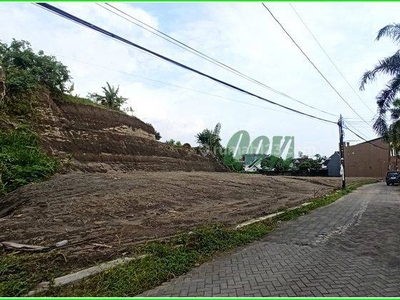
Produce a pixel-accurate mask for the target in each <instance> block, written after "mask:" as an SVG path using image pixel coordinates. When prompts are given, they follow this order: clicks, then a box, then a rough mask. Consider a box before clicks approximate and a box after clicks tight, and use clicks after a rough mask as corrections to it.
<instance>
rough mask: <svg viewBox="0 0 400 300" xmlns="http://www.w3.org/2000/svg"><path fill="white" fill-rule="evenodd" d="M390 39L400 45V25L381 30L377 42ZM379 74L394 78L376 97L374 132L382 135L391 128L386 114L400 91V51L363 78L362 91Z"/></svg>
mask: <svg viewBox="0 0 400 300" xmlns="http://www.w3.org/2000/svg"><path fill="white" fill-rule="evenodd" d="M385 36H386V37H389V38H391V39H392V40H393V41H394V42H395V43H399V44H400V24H391V25H387V26H385V27H383V28H382V29H381V30H379V32H378V35H377V37H376V40H380V39H381V38H382V37H385ZM378 74H386V75H389V76H391V77H392V78H391V79H390V80H389V82H388V83H387V84H386V87H385V88H384V89H383V90H381V91H380V92H379V94H378V96H377V97H376V99H377V104H378V116H377V118H376V120H375V123H374V126H373V127H374V130H375V131H376V132H377V133H379V134H380V135H385V134H387V132H388V130H389V127H388V124H387V120H386V112H387V111H388V110H389V109H390V107H391V105H392V103H393V101H394V100H395V98H396V95H397V94H398V92H399V91H400V49H399V50H397V51H396V52H395V53H394V54H393V55H392V56H388V57H386V58H384V59H382V60H380V61H379V62H378V63H377V64H376V65H375V66H374V68H373V69H372V70H370V71H367V72H365V73H364V75H363V76H362V78H361V83H360V90H364V88H365V84H367V83H368V82H370V81H373V80H375V79H376V76H377V75H378Z"/></svg>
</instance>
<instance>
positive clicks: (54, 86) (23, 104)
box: [0, 40, 71, 114]
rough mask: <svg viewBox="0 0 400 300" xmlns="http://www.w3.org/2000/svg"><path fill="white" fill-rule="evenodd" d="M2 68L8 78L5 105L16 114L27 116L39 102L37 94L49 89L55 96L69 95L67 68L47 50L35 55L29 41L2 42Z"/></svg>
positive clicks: (0, 54) (0, 49) (0, 58)
mask: <svg viewBox="0 0 400 300" xmlns="http://www.w3.org/2000/svg"><path fill="white" fill-rule="evenodd" d="M0 65H1V66H2V67H3V69H4V73H5V79H6V97H5V99H4V106H5V107H6V108H7V109H8V110H9V111H11V112H13V113H14V114H26V113H29V110H31V109H32V104H33V102H34V101H35V98H34V97H33V95H34V92H35V91H36V90H37V89H38V88H39V87H45V88H47V89H48V90H49V91H50V92H51V93H52V94H53V95H56V94H57V95H59V94H61V93H63V92H66V91H67V90H68V89H69V88H68V87H67V85H68V83H69V82H70V79H71V77H70V75H69V71H68V69H67V67H66V66H64V65H63V64H62V63H61V62H59V61H57V60H56V58H55V57H54V56H48V55H45V54H44V52H43V51H39V52H38V53H35V52H34V51H33V50H32V48H31V45H30V44H29V42H27V41H17V40H13V41H12V42H11V44H10V45H7V44H6V43H1V42H0Z"/></svg>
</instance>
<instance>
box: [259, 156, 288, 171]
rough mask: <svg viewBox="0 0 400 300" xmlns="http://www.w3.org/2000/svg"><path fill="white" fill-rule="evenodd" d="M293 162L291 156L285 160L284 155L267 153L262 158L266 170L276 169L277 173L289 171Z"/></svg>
mask: <svg viewBox="0 0 400 300" xmlns="http://www.w3.org/2000/svg"><path fill="white" fill-rule="evenodd" d="M291 163H292V159H291V158H288V159H285V160H283V158H282V157H276V156H273V155H267V156H266V157H265V158H263V159H262V160H261V168H262V169H263V170H265V171H275V172H277V173H281V172H284V171H288V170H289V168H290V165H291Z"/></svg>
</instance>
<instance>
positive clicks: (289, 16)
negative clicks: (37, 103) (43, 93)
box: [0, 2, 400, 155]
mask: <svg viewBox="0 0 400 300" xmlns="http://www.w3.org/2000/svg"><path fill="white" fill-rule="evenodd" d="M54 5H55V6H57V7H59V8H62V9H64V10H66V11H67V12H70V13H72V14H75V15H77V16H79V17H81V18H83V19H85V20H87V21H90V22H92V23H94V24H96V25H98V26H100V27H103V28H104V29H107V30H110V31H112V32H115V33H117V34H119V35H121V36H123V37H125V38H127V39H129V40H131V41H133V42H135V43H138V44H140V45H142V46H145V47H148V48H150V49H153V50H155V51H157V52H159V53H161V54H163V55H166V56H168V57H171V58H173V59H175V60H177V61H179V62H182V63H184V64H187V65H189V66H191V67H193V68H197V69H199V70H201V71H203V72H205V73H208V74H210V75H213V76H215V77H218V78H220V79H222V80H225V81H227V82H229V83H232V84H235V85H238V86H239V87H241V88H244V89H247V90H249V91H251V92H253V93H256V94H260V95H261V96H263V97H267V98H269V99H271V100H273V101H276V102H278V103H281V104H283V105H287V106H289V107H291V108H295V109H298V110H301V111H304V112H306V113H310V114H314V115H317V116H320V117H324V118H327V119H329V120H332V121H337V118H338V116H339V114H340V113H341V114H343V116H344V117H345V118H349V119H350V121H351V123H350V124H351V125H352V126H354V127H356V128H357V130H359V131H360V132H361V133H362V134H363V135H364V136H365V137H366V138H368V139H371V138H374V137H375V134H374V133H373V130H372V129H371V127H369V126H368V125H366V124H364V123H362V121H361V120H360V119H359V118H358V117H357V115H356V114H355V113H354V112H353V111H352V110H351V109H349V108H348V107H347V106H346V104H345V103H344V102H343V101H342V100H341V99H340V98H339V97H338V96H337V95H336V94H335V93H334V91H333V90H332V89H331V88H330V87H329V86H328V85H327V83H326V82H325V81H324V80H323V79H322V78H321V77H320V75H319V74H318V73H317V72H316V71H315V70H314V69H313V67H312V66H311V65H310V64H309V62H307V60H306V59H305V58H304V57H303V56H302V54H301V53H300V52H299V50H298V49H297V48H295V46H294V45H293V44H292V43H291V41H290V40H289V39H288V37H287V36H285V34H284V33H283V31H282V30H281V28H279V26H278V25H277V24H276V23H275V21H274V20H273V19H272V18H271V16H270V15H269V14H268V12H267V11H266V10H265V9H264V8H263V7H262V5H261V3H115V4H113V5H115V6H117V7H118V8H121V9H123V10H124V11H126V12H128V13H129V14H132V15H134V16H135V17H137V18H139V19H140V20H142V21H143V22H146V23H148V24H150V25H152V26H154V27H156V28H157V29H159V30H161V31H164V32H166V33H168V34H170V35H172V36H173V37H175V38H177V39H179V40H181V41H182V42H185V43H187V44H189V45H190V46H192V47H194V48H196V49H198V50H200V51H202V52H204V53H206V54H207V55H209V56H211V57H213V58H215V59H218V60H220V61H222V62H224V63H226V64H227V65H229V66H231V67H233V68H235V69H237V70H240V71H241V72H243V73H244V74H246V75H249V76H251V77H253V78H255V79H257V80H259V81H261V82H263V83H265V84H266V85H268V86H270V87H273V88H275V89H277V90H279V91H281V92H284V93H286V94H289V95H290V96H292V97H294V98H296V99H298V100H301V101H303V102H305V103H307V104H308V105H312V106H315V107H317V108H319V109H321V110H324V111H328V112H329V113H332V114H334V115H335V117H334V116H330V115H327V114H322V113H321V112H319V111H315V110H312V109H310V108H309V107H305V106H303V105H301V104H299V103H297V102H294V101H292V100H290V99H288V98H286V97H283V96H282V95H279V94H276V93H274V92H271V91H270V90H268V89H265V88H262V87H260V86H259V85H255V84H254V83H251V82H249V81H246V80H245V79H243V78H241V77H238V76H236V75H234V74H232V73H230V72H227V71H226V70H223V69H221V68H219V67H217V66H215V65H213V64H211V63H209V62H206V61H205V60H202V59H201V58H199V57H197V56H195V55H193V54H191V53H189V52H186V51H184V50H182V49H180V48H178V47H176V46H174V45H172V44H170V43H168V42H166V41H164V40H162V39H160V38H159V37H156V36H154V35H152V34H151V33H148V32H145V31H143V30H142V29H141V28H139V27H137V26H135V25H133V24H131V23H129V22H127V21H126V20H123V19H121V18H119V17H117V16H115V15H113V14H111V13H110V12H108V11H106V10H105V9H103V8H102V7H100V6H98V5H96V4H95V3H54ZM267 5H268V7H269V8H270V9H271V10H272V11H273V13H274V14H275V15H276V16H277V18H279V20H280V21H281V22H282V24H284V26H285V27H286V28H287V30H288V31H289V32H290V33H291V34H292V36H293V37H294V38H295V39H296V41H297V42H298V44H300V45H301V47H302V48H303V49H304V50H305V52H306V53H307V54H308V55H309V57H310V58H311V59H312V60H313V61H314V63H316V65H317V66H318V67H319V68H320V70H321V71H322V72H323V73H324V75H326V77H327V78H328V79H329V81H330V82H331V83H332V84H333V85H334V86H335V88H336V89H337V90H338V91H339V92H340V94H341V95H343V97H344V98H345V99H346V100H347V101H348V102H349V103H350V104H351V106H352V107H353V108H354V109H355V110H356V111H357V112H358V113H359V114H360V115H361V116H362V117H363V118H364V119H366V120H367V121H371V120H372V119H373V115H374V113H375V111H376V105H375V99H374V98H375V96H376V94H377V93H378V91H379V90H380V89H381V88H382V87H383V85H384V84H385V80H387V79H388V78H387V77H386V78H385V77H382V78H380V79H379V80H377V81H376V82H374V83H372V84H370V85H368V86H367V89H366V91H364V92H358V93H359V95H360V96H361V98H362V99H363V100H364V101H365V103H366V104H367V106H368V108H367V107H366V106H365V105H364V104H363V103H362V102H361V101H360V100H359V99H358V98H357V96H356V95H355V94H354V92H353V91H352V90H351V89H350V87H349V86H348V85H347V84H346V82H345V81H344V80H343V78H342V77H341V76H340V74H339V73H338V72H337V71H336V70H335V69H334V67H333V66H332V64H331V63H330V61H329V60H328V59H327V58H326V56H325V55H324V53H323V52H322V51H321V49H320V48H319V47H318V45H317V44H316V43H315V41H314V40H313V39H312V37H311V36H310V34H309V33H308V32H307V30H306V28H305V27H304V26H303V24H302V23H301V21H300V20H299V19H298V17H297V16H296V14H295V13H294V11H293V10H292V8H291V7H290V5H289V3H267ZM292 5H293V6H294V7H295V9H296V10H297V12H298V13H299V14H300V15H301V17H302V18H303V19H304V21H305V22H306V24H307V26H308V27H309V28H310V29H311V30H312V32H313V34H314V35H315V36H316V37H317V38H318V41H319V42H320V43H321V44H322V45H323V47H324V48H325V50H326V51H327V52H328V53H329V55H330V57H331V58H332V59H333V60H334V62H335V63H336V65H337V66H338V67H339V68H340V70H341V71H342V72H343V74H344V75H345V76H346V78H347V79H348V81H349V82H350V83H351V85H352V86H353V88H354V89H356V90H357V91H358V84H359V80H360V77H361V75H362V73H363V72H364V71H366V70H367V69H370V68H371V67H372V66H373V65H374V64H375V63H376V62H377V61H378V59H380V58H383V57H385V56H388V55H391V54H392V53H394V51H395V50H396V49H397V45H395V44H394V43H392V42H391V41H390V40H388V39H384V40H382V41H379V42H376V41H374V39H375V37H376V33H377V31H378V30H379V29H380V28H382V27H383V26H385V25H387V24H389V23H393V22H396V21H398V19H397V18H398V13H397V12H398V11H399V9H400V3H307V2H302V3H293V4H292ZM10 24H12V26H10ZM0 28H3V29H6V30H2V31H1V35H0V39H1V40H2V41H4V42H10V41H11V39H12V38H16V39H25V40H28V41H30V42H31V44H32V46H33V48H34V49H35V50H40V49H42V50H44V51H45V53H47V54H52V55H55V56H56V57H57V58H58V59H59V60H61V61H62V62H63V63H64V64H66V65H67V66H68V67H69V69H70V71H71V75H72V77H73V81H74V83H75V93H77V94H79V95H81V96H85V95H87V93H89V92H100V89H101V86H103V85H105V82H106V81H108V82H110V83H111V84H113V85H120V91H121V94H122V95H123V96H125V97H128V98H129V103H128V105H129V106H132V108H133V109H134V110H135V113H134V114H135V115H136V116H138V117H139V118H141V119H142V120H143V121H145V122H150V123H152V124H153V125H154V126H155V128H156V129H157V130H158V131H160V132H161V135H162V140H163V141H164V140H167V139H171V138H173V139H175V140H180V141H181V142H183V143H184V142H189V143H190V144H192V145H193V144H195V138H194V136H195V134H196V133H198V132H199V131H201V130H202V129H204V128H213V127H214V126H215V124H216V123H217V122H220V123H221V124H222V131H221V136H222V139H223V144H226V143H227V142H228V140H229V138H230V137H231V136H232V135H233V134H234V133H235V132H236V131H238V130H247V131H248V132H249V133H250V136H251V140H253V139H255V138H256V137H257V136H260V135H265V136H267V137H269V138H270V139H272V137H273V136H286V135H288V136H295V145H296V146H295V147H296V149H295V153H297V152H298V151H302V152H303V153H305V154H309V155H313V154H315V153H320V154H322V155H330V154H332V153H333V151H335V150H337V148H338V147H337V143H338V128H337V126H335V125H331V124H325V123H322V122H319V121H315V120H312V119H309V118H305V117H302V116H298V115H295V114H293V113H290V112H287V111H284V110H283V109H281V108H277V107H274V106H271V105H270V104H268V103H265V102H262V101H260V100H257V99H255V98H252V97H249V96H246V95H244V94H241V93H238V92H236V91H232V90H230V89H227V88H225V87H223V86H221V85H218V84H216V83H213V82H211V81H210V80H207V79H204V78H201V77H199V76H198V75H195V74H192V73H189V72H187V71H185V70H182V69H179V68H177V67H176V66H173V65H170V64H167V63H165V62H163V61H160V60H159V59H156V58H154V57H151V56H149V55H148V54H145V53H143V52H140V51H138V50H136V49H133V48H130V47H128V46H126V45H122V44H121V43H118V42H115V41H113V40H110V39H108V38H106V37H104V36H101V35H99V34H97V33H95V32H93V31H91V30H88V29H86V28H82V27H80V26H78V25H76V24H74V23H71V22H69V21H67V20H65V19H62V18H60V17H58V16H55V15H53V14H51V13H49V12H47V11H44V10H42V9H40V8H39V7H37V6H35V5H32V4H30V3H1V4H0ZM143 77H146V78H147V79H145V78H143ZM152 80H153V81H152ZM156 81H162V82H163V83H160V82H156ZM193 90H196V91H198V92H194V91H193ZM371 111H372V112H371ZM346 140H349V141H351V143H356V142H357V140H358V141H360V139H359V138H357V137H355V136H354V135H353V134H351V133H350V132H346Z"/></svg>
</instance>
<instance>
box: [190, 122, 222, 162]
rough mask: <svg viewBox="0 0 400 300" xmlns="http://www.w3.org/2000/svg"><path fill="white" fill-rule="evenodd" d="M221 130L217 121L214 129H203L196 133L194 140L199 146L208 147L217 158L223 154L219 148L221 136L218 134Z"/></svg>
mask: <svg viewBox="0 0 400 300" xmlns="http://www.w3.org/2000/svg"><path fill="white" fill-rule="evenodd" d="M220 130H221V124H220V123H218V124H217V125H215V128H214V130H210V129H204V130H203V131H202V132H200V133H198V134H197V135H196V142H197V143H199V144H200V145H201V146H203V147H205V148H208V149H209V150H210V151H211V152H213V153H215V155H216V156H217V157H219V158H221V156H222V155H223V151H219V150H221V148H222V146H221V138H220V136H219V133H220Z"/></svg>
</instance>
